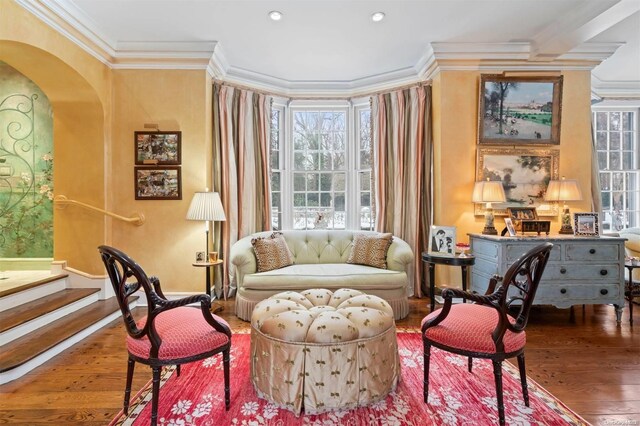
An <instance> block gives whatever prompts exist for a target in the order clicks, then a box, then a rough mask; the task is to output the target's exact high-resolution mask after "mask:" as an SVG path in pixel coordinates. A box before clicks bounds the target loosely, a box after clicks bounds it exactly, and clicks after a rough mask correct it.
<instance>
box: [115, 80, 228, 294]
mask: <svg viewBox="0 0 640 426" xmlns="http://www.w3.org/2000/svg"><path fill="white" fill-rule="evenodd" d="M208 81H210V80H209V79H208V77H207V73H206V72H205V71H204V70H199V71H198V70H114V71H113V104H114V108H113V146H112V150H111V164H110V169H111V173H110V177H109V184H108V186H109V188H112V191H111V193H110V197H112V202H113V206H114V208H115V209H117V210H118V211H120V212H125V214H128V213H131V212H142V213H143V214H144V215H145V217H146V223H145V224H144V225H143V226H140V227H132V226H131V225H127V224H125V223H122V222H115V221H114V222H113V223H112V224H111V226H112V244H113V245H114V246H115V247H119V248H121V249H122V250H124V251H125V252H127V253H128V254H129V255H130V256H131V257H133V258H134V259H136V261H137V262H138V263H139V264H140V265H141V266H142V267H143V268H144V269H145V270H146V271H147V272H148V273H149V274H153V275H156V276H158V277H159V278H160V280H161V283H162V286H163V289H164V290H166V291H204V285H205V271H204V269H202V268H195V267H193V266H192V265H191V263H192V262H193V261H194V260H195V252H196V251H204V250H205V233H204V223H203V222H194V221H188V220H186V219H185V217H186V215H187V210H188V209H189V204H190V202H191V198H192V195H193V193H194V192H195V191H203V190H204V189H205V187H206V185H207V182H208V178H207V177H208V176H210V171H209V169H210V164H211V149H210V147H211V134H210V133H211V132H210V124H208V123H209V121H210V120H211V116H210V110H211V109H210V104H211V90H210V89H209V88H208V87H207V86H208V85H207V82H208ZM208 114H209V115H208ZM145 123H156V124H159V127H160V129H161V130H165V131H170V130H180V131H182V200H180V201H178V200H135V193H134V131H136V130H145V129H144V124H145ZM218 272H219V271H218Z"/></svg>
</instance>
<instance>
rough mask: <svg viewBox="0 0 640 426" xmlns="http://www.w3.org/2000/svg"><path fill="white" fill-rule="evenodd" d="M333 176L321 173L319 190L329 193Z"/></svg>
mask: <svg viewBox="0 0 640 426" xmlns="http://www.w3.org/2000/svg"><path fill="white" fill-rule="evenodd" d="M332 180H333V176H332V175H331V174H330V173H322V174H321V175H320V190H321V191H331V181H332Z"/></svg>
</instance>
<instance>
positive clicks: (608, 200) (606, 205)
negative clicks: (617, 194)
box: [602, 192, 611, 210]
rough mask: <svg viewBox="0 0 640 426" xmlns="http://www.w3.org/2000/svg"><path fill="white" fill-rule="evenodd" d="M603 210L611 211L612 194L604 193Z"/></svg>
mask: <svg viewBox="0 0 640 426" xmlns="http://www.w3.org/2000/svg"><path fill="white" fill-rule="evenodd" d="M602 208H603V209H605V210H609V209H610V208H611V193H610V192H603V193H602Z"/></svg>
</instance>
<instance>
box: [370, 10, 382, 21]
mask: <svg viewBox="0 0 640 426" xmlns="http://www.w3.org/2000/svg"><path fill="white" fill-rule="evenodd" d="M383 19H384V12H376V13H374V14H373V15H371V20H372V21H373V22H380V21H382V20H383Z"/></svg>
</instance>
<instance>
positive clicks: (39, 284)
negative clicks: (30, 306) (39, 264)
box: [0, 273, 69, 312]
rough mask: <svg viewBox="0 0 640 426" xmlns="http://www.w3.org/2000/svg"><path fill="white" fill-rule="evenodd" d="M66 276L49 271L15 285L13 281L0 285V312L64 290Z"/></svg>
mask: <svg viewBox="0 0 640 426" xmlns="http://www.w3.org/2000/svg"><path fill="white" fill-rule="evenodd" d="M68 276H69V274H53V275H52V274H51V273H49V274H47V275H46V277H44V278H43V277H40V278H38V277H35V278H34V277H33V276H31V277H30V278H29V279H24V280H22V281H21V282H19V283H17V285H16V283H15V282H14V283H12V285H11V286H9V287H6V286H0V312H4V311H7V310H9V309H13V308H15V307H16V306H18V305H22V304H25V303H29V302H32V301H34V300H39V299H41V298H43V297H46V296H48V295H50V294H54V293H57V292H59V291H62V290H64V289H65V288H66V287H67V277H68ZM12 281H13V280H12ZM3 284H4V283H3Z"/></svg>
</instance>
